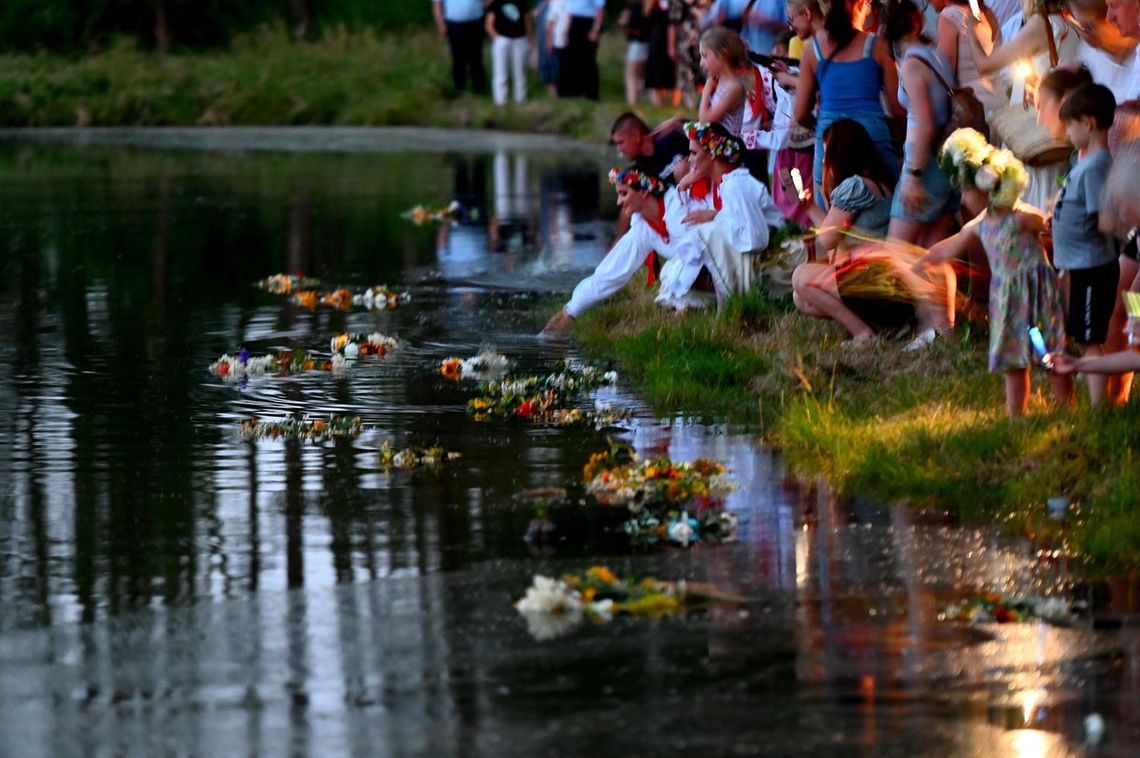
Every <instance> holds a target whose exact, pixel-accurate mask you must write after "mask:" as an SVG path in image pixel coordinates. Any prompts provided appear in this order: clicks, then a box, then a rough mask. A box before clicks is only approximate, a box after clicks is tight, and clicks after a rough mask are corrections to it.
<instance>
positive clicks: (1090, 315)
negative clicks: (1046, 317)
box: [1053, 84, 1120, 405]
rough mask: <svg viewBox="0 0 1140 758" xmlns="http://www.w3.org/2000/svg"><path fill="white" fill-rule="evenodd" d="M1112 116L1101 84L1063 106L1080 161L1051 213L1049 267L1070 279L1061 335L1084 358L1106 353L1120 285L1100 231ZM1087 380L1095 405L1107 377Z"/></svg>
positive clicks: (1109, 243)
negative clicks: (1076, 348) (1104, 347)
mask: <svg viewBox="0 0 1140 758" xmlns="http://www.w3.org/2000/svg"><path fill="white" fill-rule="evenodd" d="M1115 110H1116V100H1115V98H1114V97H1113V96H1112V92H1111V91H1110V90H1109V89H1108V88H1107V87H1103V86H1101V85H1099V84H1086V85H1084V86H1082V87H1080V88H1079V89H1077V90H1075V91H1073V92H1072V93H1071V94H1070V95H1068V96H1067V97H1066V98H1065V100H1064V102H1062V103H1061V118H1062V119H1063V120H1064V122H1065V131H1066V132H1067V133H1068V135H1069V139H1070V140H1071V141H1072V143H1073V145H1074V146H1075V147H1076V148H1077V151H1078V159H1077V164H1076V166H1074V167H1073V169H1072V170H1071V171H1070V172H1069V175H1068V177H1067V178H1066V179H1065V184H1064V185H1063V186H1062V187H1061V192H1060V194H1059V195H1058V197H1057V204H1056V205H1055V206H1054V209H1053V265H1054V266H1056V267H1057V268H1058V269H1060V270H1061V271H1063V272H1065V275H1066V276H1067V277H1068V279H1069V303H1068V307H1067V309H1066V318H1065V330H1066V331H1067V332H1068V334H1069V336H1070V337H1071V338H1072V339H1073V340H1074V341H1075V342H1076V343H1077V344H1078V345H1080V346H1081V351H1082V352H1083V353H1084V355H1103V353H1104V350H1103V345H1104V342H1105V339H1106V338H1107V336H1108V320H1109V318H1110V317H1111V316H1112V309H1113V307H1114V306H1115V304H1116V285H1117V282H1118V281H1119V279H1120V262H1119V260H1118V258H1117V255H1116V245H1115V243H1114V241H1113V240H1112V238H1111V237H1108V236H1105V235H1104V234H1101V232H1100V229H1099V225H1098V222H1099V218H1100V203H1101V195H1102V194H1103V192H1104V181H1105V178H1106V177H1107V176H1108V169H1109V167H1110V166H1111V165H1112V158H1111V157H1110V156H1109V154H1108V128H1109V127H1110V126H1112V120H1113V115H1114V112H1115ZM1086 379H1087V380H1088V387H1089V400H1090V402H1091V403H1092V404H1093V405H1099V404H1100V403H1102V402H1103V401H1104V397H1105V388H1106V377H1105V376H1103V375H1096V374H1090V375H1089V376H1087V377H1086Z"/></svg>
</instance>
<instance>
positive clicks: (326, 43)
mask: <svg viewBox="0 0 1140 758" xmlns="http://www.w3.org/2000/svg"><path fill="white" fill-rule="evenodd" d="M624 50H625V44H624V41H623V40H622V39H621V37H620V35H618V34H617V33H616V32H614V31H610V32H608V33H607V34H606V35H605V37H604V38H603V43H602V45H601V47H600V53H599V62H600V67H601V76H602V84H601V86H602V100H601V102H600V103H592V102H587V101H582V100H558V99H556V98H554V97H551V96H550V95H548V94H547V93H546V91H545V90H544V89H543V87H541V86H540V85H539V84H538V83H537V82H536V81H535V80H536V79H537V75H536V74H535V72H533V71H532V72H530V76H531V82H532V86H531V100H530V102H528V103H525V104H523V105H520V106H514V105H509V106H505V107H499V106H496V105H494V104H493V103H492V102H491V100H490V97H488V96H483V97H476V96H473V95H470V94H465V95H461V96H459V97H453V96H452V95H451V93H450V90H451V74H450V58H449V56H448V52H447V44H446V42H444V41H442V40H441V39H440V38H439V36H438V35H437V34H436V33H435V31H434V29H409V30H406V31H403V32H401V33H400V34H399V35H398V36H396V35H395V34H392V35H377V34H375V33H373V32H370V31H364V32H346V31H344V30H343V29H332V30H327V31H325V32H324V33H323V34H322V35H321V37H320V38H319V39H318V40H316V41H313V42H297V41H295V40H293V39H292V38H291V36H290V35H289V33H288V32H286V31H285V29H284V28H282V27H266V28H264V29H262V30H260V31H258V32H256V33H254V34H250V35H245V36H240V37H237V38H236V39H235V40H234V42H233V43H232V44H231V45H230V47H229V48H227V49H223V50H206V51H200V52H180V53H171V54H167V55H159V54H157V53H154V52H151V51H144V50H140V49H137V48H136V47H134V46H133V45H131V44H129V43H126V42H124V43H122V44H119V45H117V46H112V47H110V48H109V49H106V50H102V51H97V52H92V53H90V54H86V55H83V56H82V57H69V56H63V55H51V54H39V55H29V54H16V55H12V54H9V55H2V56H0V126H8V127H13V126H16V127H23V126H75V125H80V126H192V125H219V124H227V125H333V124H335V125H361V126H365V125H367V126H407V125H416V126H438V127H459V128H485V129H492V128H493V129H505V130H510V131H528V132H540V133H546V134H564V135H567V136H571V137H577V138H588V139H593V140H596V141H602V140H604V139H605V137H606V136H607V135H608V134H609V126H610V124H611V123H612V121H613V119H614V117H616V116H617V115H618V114H619V113H621V112H622V111H623V110H625V109H626V108H625V104H624V102H623V96H622V91H623V90H622V56H623V54H624ZM487 70H488V75H489V73H490V65H489V60H488V69H487ZM642 110H644V111H647V113H646V115H647V118H649V119H651V120H653V119H656V118H659V117H661V116H663V115H665V113H666V111H664V110H661V109H652V108H643V109H642Z"/></svg>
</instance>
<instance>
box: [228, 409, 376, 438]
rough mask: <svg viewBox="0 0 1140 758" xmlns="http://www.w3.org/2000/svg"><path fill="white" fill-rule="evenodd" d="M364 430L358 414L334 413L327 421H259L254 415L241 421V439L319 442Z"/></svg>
mask: <svg viewBox="0 0 1140 758" xmlns="http://www.w3.org/2000/svg"><path fill="white" fill-rule="evenodd" d="M363 430H364V422H363V421H362V420H361V418H360V416H340V415H336V414H334V415H333V416H331V417H330V418H329V420H328V421H322V420H317V421H309V420H308V419H305V418H293V417H290V418H286V419H282V420H281V421H259V420H258V419H257V417H256V416H254V417H253V418H249V419H245V420H244V421H242V422H241V437H242V439H243V440H259V439H264V438H266V437H268V438H269V439H281V438H285V439H302V440H307V441H309V442H320V441H323V440H327V439H332V438H334V437H355V436H357V435H359V434H360V433H361V432H362V431H363Z"/></svg>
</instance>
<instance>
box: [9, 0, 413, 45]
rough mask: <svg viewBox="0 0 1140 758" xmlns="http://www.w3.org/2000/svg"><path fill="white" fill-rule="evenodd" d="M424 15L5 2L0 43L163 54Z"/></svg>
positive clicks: (357, 2)
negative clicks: (271, 26) (249, 35)
mask: <svg viewBox="0 0 1140 758" xmlns="http://www.w3.org/2000/svg"><path fill="white" fill-rule="evenodd" d="M430 18H431V8H430V5H429V4H428V3H427V2H425V1H422V0H3V2H0V47H2V49H3V50H4V51H13V50H24V51H27V50H56V51H78V52H82V51H84V50H87V49H91V48H93V47H94V48H97V47H99V46H101V45H104V44H106V43H108V42H109V41H111V40H113V39H115V38H116V37H128V38H133V39H135V40H137V41H138V42H139V44H140V46H142V47H151V48H155V49H157V50H163V51H165V50H169V49H170V48H171V47H211V46H219V45H225V44H226V43H228V42H229V40H230V38H231V37H232V36H233V35H234V34H238V33H240V32H244V31H248V30H250V29H253V28H256V27H257V26H258V25H259V24H262V23H267V22H283V23H284V24H286V26H287V27H288V28H289V29H290V30H292V31H293V32H294V34H296V35H298V36H305V35H312V34H315V33H317V32H319V29H320V27H322V26H326V25H335V24H345V25H346V26H348V27H349V28H351V29H361V28H365V27H372V28H375V29H379V30H383V29H389V28H399V27H403V26H408V25H410V24H425V23H427V22H428V21H429V20H430Z"/></svg>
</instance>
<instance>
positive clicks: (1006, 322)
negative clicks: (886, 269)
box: [915, 129, 1073, 419]
mask: <svg viewBox="0 0 1140 758" xmlns="http://www.w3.org/2000/svg"><path fill="white" fill-rule="evenodd" d="M939 161H940V162H941V164H942V168H943V170H944V171H946V173H947V174H949V175H950V176H951V178H952V180H953V181H954V182H955V184H956V185H958V186H959V187H960V188H961V191H962V204H963V205H964V206H965V207H966V208H967V209H968V210H970V211H977V210H980V211H981V212H980V213H978V215H977V216H975V217H974V219H973V220H972V221H970V222H968V223H967V224H966V225H965V226H964V227H962V231H960V232H958V233H957V234H955V235H954V236H952V237H950V238H949V239H946V240H943V241H942V242H940V243H938V244H937V245H935V246H934V247H932V248H930V251H929V252H928V253H927V254H926V255H925V256H923V257H922V258H921V259H919V261H918V263H917V264H915V265H916V268H925V266H926V265H928V264H932V263H943V262H946V261H950V260H953V259H955V258H957V257H959V256H961V255H962V254H964V253H965V252H966V250H967V248H968V247H969V245H970V244H971V242H972V241H973V240H975V239H977V240H980V241H981V244H982V247H983V248H984V249H985V252H986V258H987V259H988V260H989V263H990V268H991V269H992V270H993V278H992V279H991V280H990V306H989V307H990V352H989V368H990V371H1001V372H1003V373H1004V374H1005V409H1006V413H1007V414H1008V415H1009V417H1010V418H1011V419H1014V418H1018V417H1019V416H1022V415H1024V414H1025V411H1026V408H1027V407H1028V403H1029V366H1030V365H1031V364H1032V363H1034V362H1037V363H1040V359H1038V358H1037V357H1036V353H1035V351H1034V348H1033V345H1032V343H1031V342H1030V337H1029V330H1030V328H1031V327H1034V326H1036V327H1037V328H1038V329H1040V330H1041V334H1042V336H1043V337H1044V341H1045V346H1046V348H1047V350H1048V351H1049V352H1050V353H1051V352H1054V351H1056V350H1059V349H1060V348H1061V347H1062V346H1063V344H1064V341H1065V327H1064V324H1065V312H1064V306H1063V305H1062V301H1061V291H1060V287H1059V285H1058V282H1057V272H1056V271H1055V270H1054V269H1053V267H1052V266H1051V265H1050V264H1049V261H1048V259H1047V258H1046V256H1045V248H1044V246H1043V245H1042V242H1041V235H1042V234H1043V233H1044V232H1045V230H1046V220H1045V216H1043V215H1042V214H1041V212H1040V211H1038V210H1037V209H1036V208H1033V207H1032V206H1028V205H1022V204H1021V203H1020V202H1019V198H1020V197H1021V192H1022V190H1024V189H1025V186H1026V184H1027V183H1028V175H1027V174H1026V172H1025V168H1024V167H1023V166H1022V165H1021V162H1020V161H1018V160H1017V159H1016V158H1014V157H1013V154H1012V153H1010V152H1009V151H1008V150H997V149H996V148H994V147H993V146H991V145H990V144H989V143H987V142H986V140H985V138H984V137H983V136H982V135H981V134H979V133H978V132H976V131H974V130H973V129H958V130H956V131H955V132H954V133H953V134H951V135H950V137H949V139H947V140H946V143H945V144H944V145H943V146H942V150H941V151H940V152H939ZM1049 380H1050V383H1051V384H1052V385H1053V394H1054V395H1055V396H1056V398H1057V401H1058V402H1060V403H1063V404H1066V405H1067V404H1069V403H1071V402H1072V396H1073V384H1072V380H1071V378H1070V377H1068V376H1064V375H1061V374H1058V373H1055V372H1050V374H1049Z"/></svg>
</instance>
